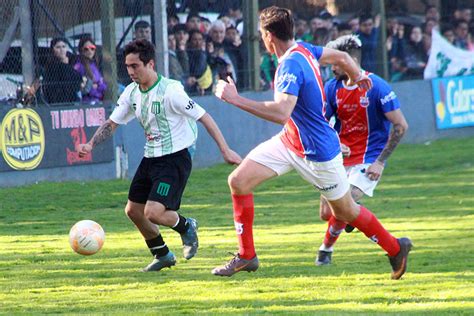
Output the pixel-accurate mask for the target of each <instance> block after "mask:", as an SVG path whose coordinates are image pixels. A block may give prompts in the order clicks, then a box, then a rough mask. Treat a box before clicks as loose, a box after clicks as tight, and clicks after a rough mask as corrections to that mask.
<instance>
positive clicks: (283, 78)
mask: <svg viewBox="0 0 474 316" xmlns="http://www.w3.org/2000/svg"><path fill="white" fill-rule="evenodd" d="M296 79H297V78H296V76H295V75H294V74H290V73H284V74H282V75H279V76H278V77H277V80H276V82H277V85H280V84H283V83H285V82H287V83H296Z"/></svg>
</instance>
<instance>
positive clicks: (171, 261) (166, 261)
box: [142, 251, 176, 272]
mask: <svg viewBox="0 0 474 316" xmlns="http://www.w3.org/2000/svg"><path fill="white" fill-rule="evenodd" d="M175 264H176V257H175V256H174V254H173V253H172V252H171V251H170V252H168V253H167V254H166V255H164V256H162V257H155V259H153V261H152V262H151V263H150V264H149V265H147V266H146V267H145V268H143V270H142V271H143V272H150V271H160V270H161V269H163V268H171V267H172V266H174V265H175Z"/></svg>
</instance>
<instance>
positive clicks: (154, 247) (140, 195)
mask: <svg viewBox="0 0 474 316" xmlns="http://www.w3.org/2000/svg"><path fill="white" fill-rule="evenodd" d="M150 164H151V160H150V159H148V158H143V159H142V161H141V163H140V165H139V166H138V169H137V171H136V173H135V176H134V177H133V180H132V183H131V184H130V190H129V193H128V203H127V206H126V207H125V213H126V214H127V216H128V218H130V220H131V221H132V222H133V223H134V224H135V226H136V227H137V228H138V230H139V231H140V233H141V234H142V236H143V238H144V239H145V242H146V244H147V246H148V249H149V250H150V252H151V253H152V255H153V257H154V260H153V262H152V263H151V264H150V265H148V266H147V267H146V268H145V269H143V271H159V270H161V269H162V268H164V267H170V266H172V265H174V264H175V262H176V259H175V257H174V255H173V253H172V252H171V251H169V249H168V247H167V246H166V244H165V242H164V240H163V237H162V236H161V234H160V231H159V230H158V227H157V226H156V225H155V223H153V222H152V221H150V220H149V219H148V218H147V217H146V216H145V208H146V203H147V200H148V194H149V192H150V190H151V187H152V182H151V180H150V178H149V176H148V172H149V168H150Z"/></svg>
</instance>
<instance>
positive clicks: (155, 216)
mask: <svg viewBox="0 0 474 316" xmlns="http://www.w3.org/2000/svg"><path fill="white" fill-rule="evenodd" d="M191 168H192V163H191V157H190V155H189V152H188V151H187V150H182V151H179V152H176V153H173V154H171V155H167V156H163V157H160V158H159V159H156V161H154V163H153V165H152V166H151V167H150V169H149V174H150V178H151V181H152V188H151V190H150V193H149V195H148V201H147V203H146V206H145V216H146V217H147V218H148V219H149V220H150V221H151V222H153V223H155V224H157V225H163V226H168V227H170V228H172V229H173V230H174V231H176V232H178V233H179V234H180V236H181V240H182V242H183V256H184V258H185V259H187V260H189V259H191V258H192V257H194V255H195V254H196V252H197V249H198V247H199V241H198V236H197V227H198V224H197V221H196V220H195V219H193V218H186V217H184V216H182V215H181V214H179V213H178V212H177V210H179V208H180V206H181V197H182V195H183V192H184V189H185V187H186V184H187V180H188V178H189V175H190V173H191Z"/></svg>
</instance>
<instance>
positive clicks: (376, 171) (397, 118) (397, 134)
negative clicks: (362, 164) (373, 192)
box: [366, 109, 408, 180]
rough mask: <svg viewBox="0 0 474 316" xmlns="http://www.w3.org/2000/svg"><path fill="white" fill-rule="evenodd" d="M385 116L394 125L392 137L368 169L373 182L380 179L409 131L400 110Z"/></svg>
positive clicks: (368, 174)
mask: <svg viewBox="0 0 474 316" xmlns="http://www.w3.org/2000/svg"><path fill="white" fill-rule="evenodd" d="M385 116H386V117H387V119H388V120H389V121H390V122H391V123H392V130H391V131H390V136H389V137H388V141H387V143H386V144H385V147H384V148H383V150H382V152H381V153H380V155H379V156H378V157H377V159H376V160H375V161H374V163H373V164H372V165H370V166H369V168H367V171H366V175H367V177H368V178H369V179H371V180H378V179H379V178H380V176H381V175H382V172H383V169H384V166H385V162H386V161H387V159H388V157H390V155H391V154H392V153H393V151H394V150H395V148H396V147H397V146H398V144H399V143H400V140H401V139H402V137H403V135H405V133H406V131H407V130H408V123H407V121H406V120H405V116H404V115H403V113H402V111H400V109H396V110H393V111H390V112H387V113H385Z"/></svg>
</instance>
